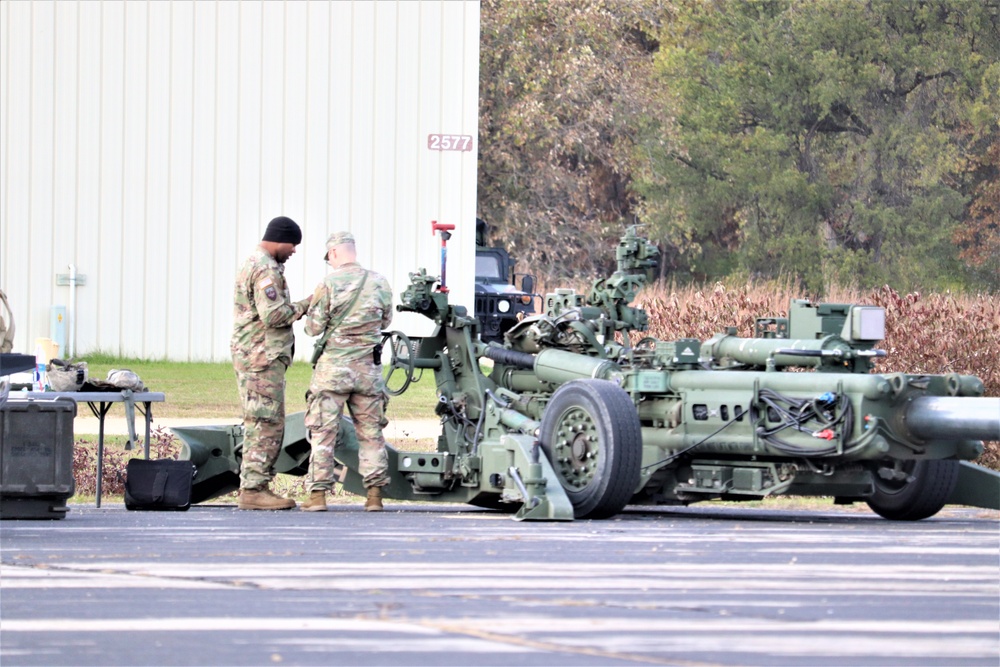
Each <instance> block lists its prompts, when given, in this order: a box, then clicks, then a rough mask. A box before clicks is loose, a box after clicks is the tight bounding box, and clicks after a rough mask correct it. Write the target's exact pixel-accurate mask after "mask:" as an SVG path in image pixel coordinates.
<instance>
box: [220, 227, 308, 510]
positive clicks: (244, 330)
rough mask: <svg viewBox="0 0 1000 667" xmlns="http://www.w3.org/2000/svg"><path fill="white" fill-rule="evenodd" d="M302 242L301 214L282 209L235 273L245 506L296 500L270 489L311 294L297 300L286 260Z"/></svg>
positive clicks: (234, 345) (282, 505) (234, 344)
mask: <svg viewBox="0 0 1000 667" xmlns="http://www.w3.org/2000/svg"><path fill="white" fill-rule="evenodd" d="M301 242H302V230H301V229H299V226H298V225H297V224H295V221H294V220H292V219H291V218H286V217H285V216H279V217H277V218H275V219H274V220H272V221H271V222H269V223H268V225H267V229H266V230H265V231H264V238H263V239H261V242H260V244H259V245H258V246H257V249H256V250H255V251H254V253H253V254H252V255H251V256H250V257H249V258H248V259H247V260H246V262H244V263H243V266H242V267H241V268H240V271H239V274H238V275H237V276H236V289H235V292H234V302H235V303H234V308H233V336H232V339H231V340H230V351H231V352H232V355H233V367H234V368H235V369H236V381H237V387H238V388H239V392H240V402H241V403H242V404H243V463H242V466H241V469H240V495H239V500H238V502H237V507H239V508H240V509H241V510H287V509H291V508H293V507H295V501H294V500H291V499H289V498H284V497H282V496H279V495H277V494H275V493H274V492H272V491H271V489H270V488H269V487H270V482H271V480H272V479H273V478H274V472H275V471H274V464H275V462H276V461H277V459H278V453H279V451H280V449H281V443H282V440H283V439H284V430H285V370H286V369H287V368H288V366H290V365H291V363H292V358H293V357H294V356H295V336H294V333H293V332H292V323H293V322H295V321H296V320H298V319H300V318H301V317H302V316H303V315H304V314H305V312H306V310H308V309H309V303H310V301H311V299H310V298H305V299H302V300H301V301H292V298H291V295H290V294H289V290H288V283H286V282H285V262H286V261H287V260H288V258H289V257H291V256H292V255H294V254H295V246H297V245H298V244H299V243H301Z"/></svg>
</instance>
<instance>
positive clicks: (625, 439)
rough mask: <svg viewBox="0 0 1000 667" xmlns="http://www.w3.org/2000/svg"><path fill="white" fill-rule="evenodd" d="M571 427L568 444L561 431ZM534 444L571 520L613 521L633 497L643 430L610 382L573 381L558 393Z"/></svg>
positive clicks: (623, 395)
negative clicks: (541, 452) (566, 498)
mask: <svg viewBox="0 0 1000 667" xmlns="http://www.w3.org/2000/svg"><path fill="white" fill-rule="evenodd" d="M573 426H575V427H577V429H578V430H577V431H575V432H574V435H572V438H573V440H572V442H570V441H569V440H568V438H567V434H566V431H567V430H568V429H569V428H570V427H573ZM539 440H540V441H541V444H542V449H543V450H544V451H545V455H546V456H547V457H548V459H549V462H550V463H551V464H552V467H553V468H554V469H555V471H556V474H557V475H559V478H560V481H561V482H562V486H563V488H564V489H565V491H566V495H567V496H569V500H570V502H571V503H572V504H573V515H574V516H575V517H576V518H578V519H606V518H608V517H611V516H614V515H616V514H618V513H619V512H621V511H622V509H624V507H625V505H626V504H628V501H629V500H630V499H631V498H632V495H633V494H634V493H635V491H636V487H638V485H639V476H640V466H641V465H642V428H641V426H640V424H639V414H638V412H637V411H636V408H635V404H634V403H633V402H632V399H631V397H630V396H629V395H628V393H627V392H625V390H624V389H622V388H621V387H619V386H618V385H616V384H614V383H613V382H608V381H606V380H590V379H587V380H573V381H572V382H567V383H566V384H564V385H563V386H561V387H559V389H557V390H556V392H555V393H554V394H553V395H552V400H550V401H549V404H548V405H547V406H546V408H545V412H544V414H543V415H542V426H541V429H540V437H539ZM587 454H589V455H590V456H589V457H588V456H587ZM594 461H596V463H593V462H594Z"/></svg>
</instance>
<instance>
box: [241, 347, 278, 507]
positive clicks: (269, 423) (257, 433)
mask: <svg viewBox="0 0 1000 667" xmlns="http://www.w3.org/2000/svg"><path fill="white" fill-rule="evenodd" d="M285 369H286V366H285V364H284V363H282V362H280V361H277V362H275V363H273V364H272V365H271V366H269V367H268V368H266V369H264V370H262V371H255V372H247V371H236V379H237V383H238V385H239V390H240V401H241V402H242V404H243V464H242V466H241V468H240V488H241V489H264V488H267V486H268V484H269V483H270V481H271V479H273V478H274V463H275V461H277V460H278V454H279V452H280V451H281V443H282V440H283V439H284V435H285Z"/></svg>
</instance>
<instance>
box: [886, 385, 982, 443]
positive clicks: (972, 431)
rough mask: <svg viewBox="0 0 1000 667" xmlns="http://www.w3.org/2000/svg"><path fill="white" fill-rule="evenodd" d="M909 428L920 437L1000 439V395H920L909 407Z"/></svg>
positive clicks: (924, 438) (907, 423) (923, 438)
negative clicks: (994, 396) (993, 396)
mask: <svg viewBox="0 0 1000 667" xmlns="http://www.w3.org/2000/svg"><path fill="white" fill-rule="evenodd" d="M904 423H905V424H906V428H907V430H909V431H910V433H911V434H912V435H914V436H915V437H916V438H918V439H920V440H924V441H927V440H1000V398H984V397H970V396H919V397H917V398H914V399H913V400H912V401H911V402H910V405H909V407H907V409H906V415H905V417H904Z"/></svg>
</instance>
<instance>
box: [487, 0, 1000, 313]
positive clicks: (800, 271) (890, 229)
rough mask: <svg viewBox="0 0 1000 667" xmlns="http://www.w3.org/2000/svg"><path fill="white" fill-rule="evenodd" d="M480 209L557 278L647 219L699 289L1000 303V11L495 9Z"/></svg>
mask: <svg viewBox="0 0 1000 667" xmlns="http://www.w3.org/2000/svg"><path fill="white" fill-rule="evenodd" d="M478 214H479V216H480V217H482V218H484V219H485V220H487V221H488V222H489V223H490V224H491V225H492V230H493V240H494V241H495V242H497V243H503V244H505V245H507V246H508V247H509V248H510V250H511V251H512V252H513V253H514V254H515V255H516V256H517V257H518V259H519V260H520V263H521V264H520V268H521V269H522V270H524V269H526V268H527V267H530V268H531V270H533V271H534V272H535V273H538V274H540V275H543V276H546V277H547V278H549V279H584V278H589V277H592V276H595V275H600V274H605V273H607V272H609V271H611V270H613V269H614V253H613V252H612V248H613V247H614V244H615V243H616V241H617V238H618V236H619V235H620V234H621V232H622V230H623V229H624V228H625V227H626V226H627V225H631V224H642V225H644V231H645V233H646V234H647V235H648V236H649V237H650V238H651V239H652V240H654V241H655V242H656V243H657V244H658V245H659V247H660V251H661V254H662V261H661V267H660V276H661V277H662V278H670V279H673V280H675V281H678V282H682V283H683V282H700V281H715V280H723V279H732V278H735V279H756V278H762V279H771V278H778V277H782V278H788V277H791V278H793V279H795V280H796V281H798V282H799V284H801V285H802V286H803V287H804V288H805V289H807V290H808V291H810V292H811V293H814V294H816V295H822V294H823V293H824V291H826V290H827V289H828V288H829V287H830V286H831V285H835V284H840V285H852V286H855V287H858V288H861V289H866V288H874V287H880V286H881V285H889V286H891V287H892V288H894V289H897V290H903V291H909V290H943V289H954V290H964V291H987V292H995V291H997V290H1000V0H925V1H918V0H868V1H866V2H862V1H861V0H858V1H853V0H759V1H749V0H748V1H742V0H740V1H737V0H732V1H727V0H716V1H714V2H709V1H704V0H673V1H669V2H668V1H667V0H550V1H548V2H543V1H538V0H484V1H483V2H482V4H481V44H480V126H479V212H478ZM526 265H527V266H526Z"/></svg>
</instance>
